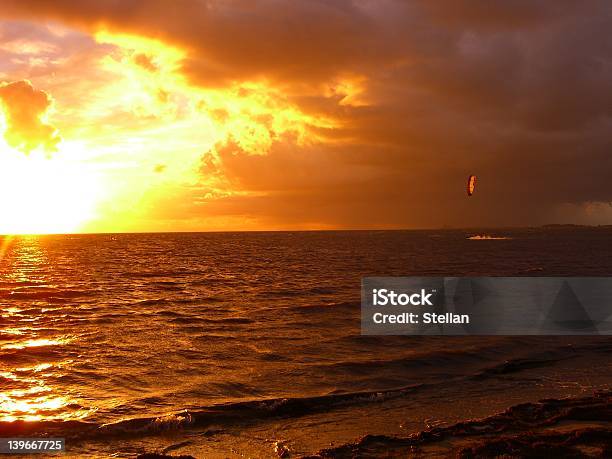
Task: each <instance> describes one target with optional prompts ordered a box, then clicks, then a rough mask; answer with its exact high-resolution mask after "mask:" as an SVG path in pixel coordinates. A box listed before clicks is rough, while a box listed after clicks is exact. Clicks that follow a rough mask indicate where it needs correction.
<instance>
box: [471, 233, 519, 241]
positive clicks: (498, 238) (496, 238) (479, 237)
mask: <svg viewBox="0 0 612 459" xmlns="http://www.w3.org/2000/svg"><path fill="white" fill-rule="evenodd" d="M466 239H469V240H470V241H505V240H509V239H513V238H511V237H507V236H491V235H489V234H475V235H473V236H468V237H467V238H466Z"/></svg>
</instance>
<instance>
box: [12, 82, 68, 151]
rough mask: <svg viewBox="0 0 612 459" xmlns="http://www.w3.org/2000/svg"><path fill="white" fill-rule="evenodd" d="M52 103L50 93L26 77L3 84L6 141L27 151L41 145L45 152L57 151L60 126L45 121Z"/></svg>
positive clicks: (16, 147) (18, 148)
mask: <svg viewBox="0 0 612 459" xmlns="http://www.w3.org/2000/svg"><path fill="white" fill-rule="evenodd" d="M51 104H52V99H51V96H50V95H49V94H47V93H46V92H45V91H41V90H39V89H35V88H34V87H33V86H32V84H31V83H30V82H29V81H27V80H22V81H14V82H11V83H2V84H0V107H1V108H2V111H3V112H4V118H5V123H6V127H5V130H4V138H5V140H6V142H7V143H8V144H9V145H10V146H11V147H13V148H15V149H17V150H19V151H21V152H23V153H25V154H29V153H30V152H31V151H32V150H36V149H38V148H40V149H42V150H44V151H45V152H53V151H56V150H57V144H58V143H59V141H60V140H61V139H60V136H59V134H58V132H57V129H56V128H55V127H54V126H52V125H51V124H48V123H47V122H46V121H45V117H46V115H47V113H48V111H49V108H50V107H51Z"/></svg>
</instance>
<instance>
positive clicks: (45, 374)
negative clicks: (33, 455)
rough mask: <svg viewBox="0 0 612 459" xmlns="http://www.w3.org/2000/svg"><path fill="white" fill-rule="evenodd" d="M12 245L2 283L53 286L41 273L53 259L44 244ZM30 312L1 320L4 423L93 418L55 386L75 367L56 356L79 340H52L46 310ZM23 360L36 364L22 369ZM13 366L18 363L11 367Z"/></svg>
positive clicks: (23, 241)
mask: <svg viewBox="0 0 612 459" xmlns="http://www.w3.org/2000/svg"><path fill="white" fill-rule="evenodd" d="M4 239H9V238H8V237H5V238H4ZM10 240H11V242H12V243H11V245H10V246H9V245H8V244H7V245H6V249H5V250H10V251H11V252H10V257H9V258H6V259H4V260H2V259H0V274H3V277H2V280H3V281H11V282H15V283H17V285H19V284H26V285H29V286H32V288H37V287H36V286H37V285H39V284H40V285H47V284H48V279H47V278H46V274H45V272H44V271H42V270H41V268H42V267H44V266H46V264H47V263H48V259H47V258H46V255H45V252H44V249H43V248H42V247H41V245H40V241H39V238H38V237H34V236H20V237H12V238H10ZM3 263H4V265H3ZM7 266H9V267H10V271H9V272H8V273H7V272H6V271H3V270H2V268H5V269H6V267H7ZM4 274H6V275H4ZM13 291H15V290H13ZM17 291H18V290H17ZM0 294H2V295H4V296H5V297H6V295H9V296H10V294H11V292H7V291H6V290H4V291H2V290H0ZM29 309H30V308H28V307H27V306H22V305H20V304H19V303H17V304H16V305H14V306H5V307H3V308H1V310H0V320H2V322H3V323H4V324H5V326H4V327H3V329H2V331H1V332H0V350H1V351H2V352H3V363H2V365H0V381H1V382H2V385H0V422H11V421H17V420H21V421H28V422H33V421H40V420H49V419H55V420H68V419H80V418H83V417H85V416H87V415H88V414H91V412H92V410H91V409H86V408H82V407H81V406H80V405H79V404H78V402H77V401H76V400H74V399H73V398H72V397H70V396H69V395H67V394H66V392H65V391H63V390H62V388H61V387H58V385H57V383H55V382H54V381H56V380H57V379H58V378H60V377H61V376H62V375H63V374H64V372H65V371H66V370H65V367H69V366H70V365H71V364H72V363H73V361H71V360H66V359H58V358H57V357H55V350H56V349H57V348H59V347H61V346H66V345H68V344H70V343H71V342H72V341H73V340H74V337H72V336H65V335H57V334H56V335H55V336H53V335H52V336H49V335H48V333H49V332H48V331H47V330H46V328H47V327H48V326H49V325H45V324H43V323H40V322H41V320H43V319H44V318H45V310H44V309H42V308H41V309H37V308H34V309H33V310H29ZM39 353H40V354H39ZM39 355H40V356H39ZM22 359H23V361H24V362H32V360H34V362H32V363H22V364H18V363H17V362H20V361H22ZM13 361H14V362H15V363H10V362H13Z"/></svg>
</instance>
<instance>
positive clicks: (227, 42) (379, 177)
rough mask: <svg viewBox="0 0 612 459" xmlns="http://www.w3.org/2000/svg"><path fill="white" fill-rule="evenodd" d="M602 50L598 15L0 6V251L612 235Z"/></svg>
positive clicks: (392, 7)
mask: <svg viewBox="0 0 612 459" xmlns="http://www.w3.org/2000/svg"><path fill="white" fill-rule="evenodd" d="M610 30H612V7H611V6H610V3H609V1H607V0H601V1H577V0H576V1H567V0H559V1H555V2H551V1H538V0H534V1H527V0H525V1H523V0H517V1H513V2H502V1H499V2H490V1H485V0H473V1H469V0H464V1H461V0H433V1H432V0H413V1H392V0H353V1H345V0H334V1H323V0H287V1H280V0H258V1H253V0H228V1H221V0H219V1H205V0H200V1H196V0H178V1H162V0H122V1H119V0H99V1H76V0H75V1H69V0H55V1H36V0H33V1H24V0H14V1H8V0H0V132H1V133H2V135H1V138H0V234H1V233H29V232H43V233H45V232H79V231H83V232H114V231H199V230H258V229H334V228H341V229H344V228H430V227H442V226H452V227H457V226H480V225H487V226H506V225H511V226H520V225H531V224H542V223H551V222H567V223H588V224H612V206H611V205H610V201H612V179H611V176H612V33H610ZM469 174H475V175H477V176H478V182H477V189H476V193H475V194H474V196H473V197H470V198H468V197H467V196H466V193H465V181H466V179H467V177H468V175H469Z"/></svg>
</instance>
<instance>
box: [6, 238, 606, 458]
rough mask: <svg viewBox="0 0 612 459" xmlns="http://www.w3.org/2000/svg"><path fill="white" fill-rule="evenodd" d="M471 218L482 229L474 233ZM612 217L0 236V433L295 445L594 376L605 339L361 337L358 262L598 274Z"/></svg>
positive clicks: (435, 416) (203, 449) (164, 446)
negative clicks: (554, 222) (588, 223)
mask: <svg viewBox="0 0 612 459" xmlns="http://www.w3.org/2000/svg"><path fill="white" fill-rule="evenodd" d="M474 236H488V237H474ZM611 242H612V229H610V228H582V227H569V228H568V227H551V228H527V229H505V230H503V229H502V230H495V231H493V230H483V229H474V230H435V231H433V230H429V231H313V232H242V233H240V232H236V233H168V234H101V235H49V236H18V237H8V236H5V237H0V255H1V259H0V311H1V317H0V323H1V325H2V328H1V332H0V436H2V437H9V436H24V435H26V434H27V435H29V436H37V435H50V436H53V437H62V438H66V445H67V455H68V456H71V455H72V456H74V457H108V456H109V455H111V454H112V455H114V456H115V457H134V456H135V455H136V454H139V453H142V452H144V451H166V452H173V453H177V454H178V453H182V454H192V455H193V456H194V457H216V456H219V457H232V456H235V457H239V456H249V457H272V456H274V454H275V453H274V447H275V444H276V443H277V442H278V441H282V442H285V443H286V444H287V445H288V448H290V450H291V451H292V453H293V454H296V455H307V454H312V453H314V452H316V451H318V450H319V449H321V448H323V447H326V446H329V445H330V444H331V445H338V444H342V443H344V442H349V441H352V440H354V439H355V438H356V437H358V436H360V435H364V434H368V433H381V434H397V433H409V432H416V431H419V430H421V429H423V428H426V427H427V426H428V425H431V424H432V423H433V424H435V425H444V424H445V423H449V422H453V421H457V420H461V419H467V418H469V417H474V416H484V415H488V414H492V413H495V412H497V411H500V410H503V409H505V408H507V407H508V406H510V405H511V404H513V403H520V402H523V401H530V400H537V399H538V398H542V397H553V396H554V397H562V396H569V395H576V394H583V393H591V392H593V391H594V390H598V389H606V388H610V386H611V385H612V366H611V364H610V358H609V357H610V352H612V339H611V338H609V337H534V336H532V337H483V336H469V337H433V336H429V337H401V336H397V337H393V336H389V337H382V336H380V337H375V336H361V335H360V328H359V327H360V320H359V317H360V316H359V314H360V307H359V302H360V283H361V278H362V277H366V276H612V243H611Z"/></svg>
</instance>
